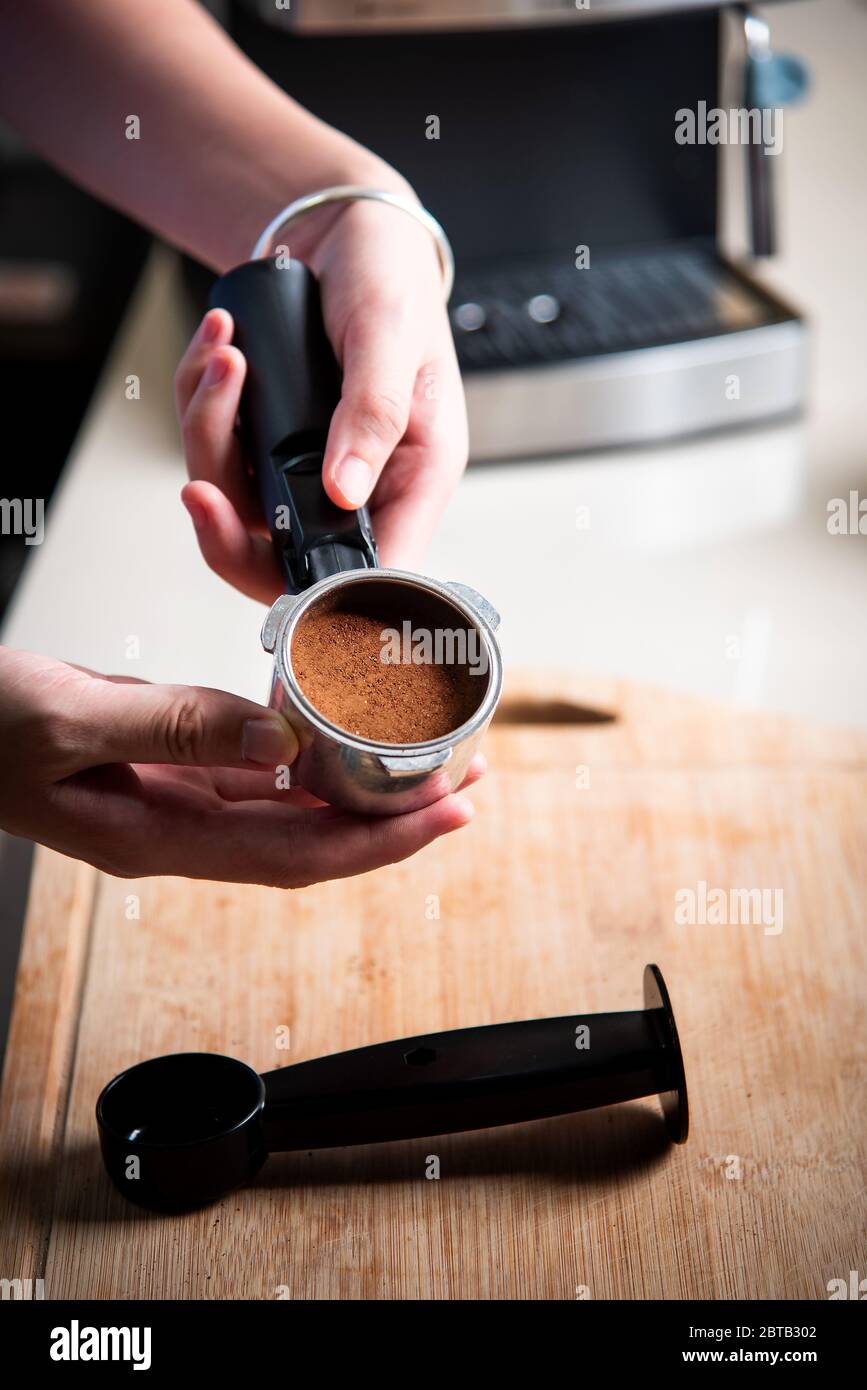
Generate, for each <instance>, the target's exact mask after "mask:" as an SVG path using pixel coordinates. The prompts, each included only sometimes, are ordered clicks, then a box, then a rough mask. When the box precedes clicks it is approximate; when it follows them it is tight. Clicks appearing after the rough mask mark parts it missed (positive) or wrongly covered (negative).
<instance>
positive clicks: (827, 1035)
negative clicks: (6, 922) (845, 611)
mask: <svg viewBox="0 0 867 1390" xmlns="http://www.w3.org/2000/svg"><path fill="white" fill-rule="evenodd" d="M487 751H488V755H489V759H490V763H491V768H490V772H489V774H488V776H487V778H486V779H485V780H484V782H483V783H482V784H481V785H480V787H479V788H478V790H477V791H474V793H473V795H474V799H475V801H476V803H477V808H478V815H477V818H476V821H475V823H474V824H473V826H472V827H471V828H470V829H468V830H466V831H463V832H461V833H460V834H458V835H455V836H452V837H450V838H449V839H448V840H446V841H443V842H441V843H439V844H437V845H434V846H431V847H430V848H429V849H427V850H426V851H424V852H423V853H422V854H420V855H418V856H417V857H416V858H415V859H414V860H412V861H411V862H409V863H407V864H403V865H395V866H393V867H391V868H389V869H387V870H384V871H380V872H378V873H376V874H372V875H368V876H366V877H364V878H362V879H355V880H351V881H347V882H342V883H332V884H325V885H321V886H319V887H316V888H311V889H306V890H304V891H303V892H298V893H291V894H288V893H280V892H277V891H274V890H269V889H257V888H241V887H234V886H226V885H221V884H193V883H188V882H185V881H182V880H177V879H162V880H159V879H156V880H146V881H142V882H138V883H130V882H126V881H120V880H115V879H111V878H108V877H106V876H104V875H101V874H96V873H95V872H93V871H91V870H89V869H86V868H83V867H82V866H80V865H76V864H74V863H72V862H71V861H68V860H64V859H62V858H61V857H60V856H58V855H55V854H51V853H49V852H47V851H41V852H40V854H39V857H38V866H37V873H36V879H35V885H34V889H33V894H32V899H31V905H30V910H29V915H28V922H27V929H26V938H25V943H24V948H23V956H22V964H21V970H20V973H19V982H18V993H17V997H16V1005H15V1015H14V1020H13V1026H12V1035H11V1041H10V1048H9V1054H8V1057H7V1064H6V1070H5V1077H4V1088H3V1096H2V1112H0V1113H2V1119H3V1133H2V1140H0V1171H2V1174H3V1180H4V1189H5V1191H4V1199H3V1200H4V1207H3V1214H4V1219H3V1222H2V1226H0V1244H2V1250H0V1274H4V1275H6V1276H7V1277H13V1276H14V1275H18V1276H20V1277H28V1275H29V1274H31V1273H32V1276H33V1277H39V1276H41V1277H44V1278H45V1281H46V1294H47V1296H48V1297H66V1296H70V1297H77V1298H83V1297H89V1298H120V1299H124V1298H134V1297H156V1298H216V1299H224V1298H244V1297H249V1298H275V1297H280V1296H288V1297H292V1298H383V1297H396V1298H521V1299H525V1298H530V1299H538V1298H566V1299H571V1298H575V1297H576V1289H577V1288H578V1286H585V1287H586V1288H587V1290H588V1291H589V1294H590V1296H591V1297H593V1298H634V1297H650V1298H681V1297H687V1296H690V1297H692V1296H695V1297H700V1298H731V1297H748V1298H795V1297H806V1298H824V1297H826V1296H827V1294H826V1285H827V1282H828V1280H829V1279H832V1278H838V1277H842V1278H848V1272H849V1270H850V1269H860V1273H861V1277H864V1276H865V1275H867V1269H865V1268H862V1266H863V1264H864V1258H865V1248H867V1246H865V1241H864V1177H863V1161H864V1150H863V1136H864V1108H863V1107H864V1102H863V1096H864V1072H865V1063H864V1050H863V1005H864V984H865V944H864V933H863V918H864V910H865V904H867V876H865V874H867V871H865V865H867V833H865V825H867V818H865V803H867V779H865V771H867V737H865V735H863V734H860V733H855V732H851V731H848V730H842V729H834V730H832V729H822V728H820V727H819V726H816V725H808V724H803V723H798V722H795V721H789V720H783V719H778V718H775V717H772V716H769V715H756V714H752V715H737V714H733V713H732V712H731V711H729V710H726V709H723V708H720V709H716V708H714V707H713V706H710V705H708V704H706V703H704V702H698V701H693V700H688V699H683V698H680V697H677V696H674V695H670V694H664V693H661V692H656V691H651V690H647V689H642V688H638V687H635V686H631V685H625V684H619V683H617V682H606V681H600V680H589V679H578V678H576V677H567V676H553V675H550V674H549V675H547V676H543V675H538V676H534V677H527V678H524V679H522V680H520V681H513V682H512V684H511V687H510V690H509V692H508V695H507V702H506V705H505V706H504V709H503V712H502V716H501V717H499V718H498V720H497V722H496V724H495V726H494V728H493V729H492V731H491V734H490V736H489V739H488V746H487ZM587 783H589V785H587ZM702 880H703V881H705V882H706V883H707V884H709V885H710V886H711V887H719V888H723V889H726V890H728V889H730V888H734V887H749V888H767V889H772V890H773V889H781V890H782V892H783V903H784V919H783V930H782V931H781V932H780V933H779V934H777V935H771V934H766V932H765V929H764V928H763V926H762V925H749V924H747V925H726V926H722V925H720V926H712V925H701V924H696V925H690V926H679V925H677V924H676V922H675V911H674V909H675V894H676V893H677V892H678V890H681V889H683V888H695V887H696V885H697V884H698V883H699V881H702ZM132 896H134V897H135V898H137V899H138V900H139V903H140V917H139V919H138V920H136V919H135V918H130V916H129V915H128V914H129V912H130V899H131V897H132ZM437 900H438V903H439V917H438V918H436V917H434V918H432V917H431V905H432V903H434V902H436V901H437ZM88 937H89V938H90V944H89V949H88ZM649 960H655V961H657V962H658V963H659V965H660V966H661V967H662V970H663V972H664V973H665V976H666V979H667V981H668V984H669V987H670V989H671V992H672V996H673V1001H674V1007H675V1012H676V1014H677V1017H678V1022H679V1025H680V1031H681V1038H682V1040H683V1044H684V1051H685V1055H686V1065H687V1078H688V1082H689V1087H690V1101H691V1108H692V1133H691V1137H690V1140H689V1142H688V1144H687V1145H685V1146H684V1147H682V1148H671V1147H670V1146H669V1145H668V1143H667V1140H666V1138H665V1131H664V1129H663V1126H662V1122H661V1119H660V1116H659V1112H658V1108H657V1106H656V1103H655V1102H652V1101H648V1102H641V1103H637V1104H632V1105H624V1106H618V1107H613V1108H610V1109H608V1110H601V1111H597V1112H594V1113H592V1114H587V1115H579V1116H575V1117H566V1118H563V1119H557V1120H551V1121H543V1122H540V1123H536V1124H531V1125H522V1126H516V1127H512V1128H508V1129H499V1130H492V1131H487V1132H483V1133H476V1134H469V1135H459V1136H452V1137H440V1138H436V1139H427V1140H419V1141H413V1142H409V1143H404V1144H387V1145H378V1146H369V1147H367V1148H359V1149H353V1150H338V1151H332V1152H325V1153H317V1154H312V1155H308V1154H298V1155H283V1156H274V1157H272V1158H271V1159H270V1160H269V1162H268V1164H267V1165H266V1167H265V1169H264V1170H263V1173H262V1175H261V1177H260V1179H259V1181H258V1182H257V1184H256V1185H255V1187H254V1188H252V1189H249V1190H247V1191H244V1192H240V1193H237V1194H235V1195H233V1196H232V1197H230V1198H228V1199H226V1200H225V1201H224V1202H222V1203H220V1204H218V1205H216V1206H214V1207H212V1208H209V1209H208V1210H206V1211H204V1212H200V1213H197V1214H192V1215H187V1216H183V1217H179V1218H171V1219H168V1218H165V1217H152V1216H148V1215H146V1214H143V1213H141V1212H139V1211H137V1210H136V1209H134V1208H133V1207H130V1206H128V1205H127V1204H126V1203H125V1202H124V1201H123V1199H122V1198H121V1197H120V1196H118V1195H117V1194H116V1193H114V1191H113V1190H111V1189H110V1188H109V1186H108V1183H107V1180H106V1179H105V1178H104V1176H103V1173H102V1170H101V1166H100V1161H99V1155H98V1151H97V1147H96V1135H95V1127H94V1121H93V1106H94V1102H95V1099H96V1096H97V1094H98V1093H99V1091H100V1089H101V1087H102V1086H103V1084H104V1083H105V1082H106V1081H107V1080H108V1079H109V1078H110V1077H111V1076H112V1075H113V1074H114V1073H115V1072H117V1071H119V1070H120V1069H121V1068H123V1067H125V1066H127V1065H129V1064H130V1063H132V1062H135V1061H138V1060H140V1059H142V1058H144V1057H149V1056H154V1055H157V1054H159V1053H162V1052H168V1051H174V1050H178V1049H184V1048H194V1049H205V1050H213V1051H218V1052H226V1053H230V1054H234V1055H237V1056H239V1057H243V1058H245V1059H246V1060H247V1061H249V1062H251V1063H252V1064H253V1065H254V1066H256V1067H258V1068H260V1069H262V1070H265V1069H268V1068H271V1067H274V1066H279V1065H282V1064H287V1063H290V1062H293V1061H302V1060H304V1059H305V1058H307V1057H313V1056H317V1055H320V1054H323V1053H327V1052H333V1051H338V1050H341V1049H343V1048H348V1047H355V1046H361V1045H363V1044H366V1043H371V1042H376V1041H380V1040H383V1039H386V1038H392V1037H400V1036H402V1035H406V1034H412V1033H417V1032H422V1031H426V1030H434V1029H441V1028H453V1027H461V1026H466V1025H471V1024H482V1023H494V1022H497V1021H500V1020H504V1019H514V1018H525V1017H526V1018H530V1017H533V1016H542V1015H549V1014H550V1015H554V1014H566V1013H577V1012H583V1011H589V1010H595V1009H617V1008H633V1007H639V1006H640V1003H641V972H642V967H643V965H644V964H645V962H646V961H649ZM85 965H86V970H85ZM79 1008H80V1016H79ZM76 1025H77V1026H76ZM283 1026H287V1027H288V1028H289V1029H290V1036H291V1049H290V1051H288V1052H286V1051H280V1050H279V1049H278V1048H277V1046H276V1042H277V1038H278V1030H279V1029H280V1028H281V1027H283ZM430 1154H436V1155H438V1156H439V1159H440V1164H441V1177H440V1179H439V1180H438V1181H436V1180H434V1181H430V1180H427V1179H426V1178H425V1166H426V1157H427V1156H428V1155H430ZM738 1174H739V1176H738Z"/></svg>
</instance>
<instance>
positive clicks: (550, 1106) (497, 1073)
mask: <svg viewBox="0 0 867 1390" xmlns="http://www.w3.org/2000/svg"><path fill="white" fill-rule="evenodd" d="M682 1074H683V1073H682V1061H681V1057H680V1050H679V1047H678V1044H677V1035H676V1033H675V1032H674V1030H673V1028H671V1029H670V1028H669V1014H668V1013H667V1011H666V1009H665V1008H651V1009H645V1010H638V1011H635V1012H630V1013H602V1014H584V1015H577V1016H575V1017H563V1018H549V1019H537V1020H531V1021H528V1022H522V1023H505V1024H496V1025H494V1026H491V1027H484V1028H461V1029H456V1030H454V1031H452V1032H448V1033H432V1034H426V1035H421V1036H419V1037H415V1038H404V1039H402V1040H401V1041H398V1042H387V1043H379V1044H376V1045H375V1046H373V1047H363V1048H358V1049H357V1050H355V1051H353V1052H344V1053H338V1054H335V1055H334V1056H331V1057H322V1058H318V1059H316V1060H314V1061H309V1062H301V1063H299V1064H298V1065H296V1066H290V1067H283V1068H280V1069H279V1070H277V1071H272V1072H268V1073H267V1074H266V1075H265V1076H264V1077H263V1078H262V1079H263V1081H264V1083H265V1112H264V1117H263V1120H264V1132H265V1144H266V1148H268V1149H269V1151H272V1152H276V1151H278V1150H290V1149H320V1148H331V1147H334V1146H337V1145H344V1144H368V1143H375V1142H379V1141H382V1140H390V1139H412V1138H418V1137H421V1136H422V1135H432V1134H447V1133H456V1132H459V1131H463V1130H471V1129H486V1128H488V1127H489V1126H492V1125H503V1124H515V1123H517V1122H519V1121H523V1120H536V1119H541V1118H543V1117H545V1116H549V1115H563V1114H569V1113H572V1112H573V1111H578V1110H590V1109H593V1108H594V1107H595V1106H599V1105H611V1104H614V1103H615V1102H618V1101H625V1100H636V1099H638V1098H639V1097H641V1096H650V1095H656V1094H660V1093H672V1092H678V1091H679V1089H680V1086H681V1078H682ZM675 1137H679V1138H685V1137H686V1135H685V1132H684V1133H683V1134H682V1135H675Z"/></svg>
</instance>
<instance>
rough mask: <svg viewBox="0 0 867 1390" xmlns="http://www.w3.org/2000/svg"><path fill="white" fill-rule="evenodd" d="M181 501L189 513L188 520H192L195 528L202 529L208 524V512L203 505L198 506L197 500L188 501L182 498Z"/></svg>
mask: <svg viewBox="0 0 867 1390" xmlns="http://www.w3.org/2000/svg"><path fill="white" fill-rule="evenodd" d="M182 501H183V504H184V506H185V507H186V509H187V511H188V512H189V514H190V520H191V521H192V523H193V525H194V526H195V528H196V530H197V531H204V529H205V527H206V526H207V524H208V514H207V512H206V511H205V509H204V507H200V506H199V504H198V502H188V501H187V500H186V498H183V499H182Z"/></svg>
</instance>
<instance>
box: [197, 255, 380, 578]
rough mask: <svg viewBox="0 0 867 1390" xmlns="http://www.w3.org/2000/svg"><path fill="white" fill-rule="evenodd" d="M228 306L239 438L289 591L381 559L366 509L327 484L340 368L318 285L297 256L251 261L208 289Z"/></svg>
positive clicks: (217, 304)
mask: <svg viewBox="0 0 867 1390" xmlns="http://www.w3.org/2000/svg"><path fill="white" fill-rule="evenodd" d="M209 303H210V307H211V308H212V309H227V310H228V311H229V313H230V314H231V315H232V318H233V320H234V323H235V332H234V337H233V340H232V341H233V343H234V344H235V346H236V347H238V348H239V349H240V350H241V352H242V353H243V354H244V356H245V358H246V359H247V376H246V380H245V383H244V390H243V394H242V397H241V409H240V425H241V442H242V447H243V450H244V454H245V459H246V462H247V466H248V468H249V469H250V471H251V472H252V473H253V474H254V475H255V478H256V481H257V484H258V488H259V495H260V497H261V500H262V507H263V510H264V513H265V518H266V521H267V524H268V529H269V531H270V532H271V537H272V539H273V542H274V549H275V551H276V554H277V559H278V561H279V563H280V567H281V570H282V573H283V576H284V580H285V584H286V590H287V592H288V593H300V592H301V591H302V590H304V589H308V588H309V587H310V585H311V584H315V583H316V582H317V581H318V580H320V579H324V578H326V577H327V576H328V575H331V574H337V573H340V572H341V571H343V570H354V569H373V568H375V567H376V565H377V563H378V560H377V554H376V543H375V541H374V538H373V531H372V529H371V524H370V516H369V514H368V511H367V508H366V507H361V508H360V509H359V510H358V511H355V512H352V511H344V510H343V509H342V508H340V507H338V506H336V505H335V503H333V502H332V501H331V499H330V498H329V497H328V495H327V493H326V491H325V488H324V487H323V485H322V459H323V456H324V453H325V442H326V439H327V436H328V428H329V425H330V424H331V417H332V415H333V414H334V410H335V408H336V406H337V404H338V402H339V400H340V390H341V376H340V369H339V367H338V365H337V362H336V360H335V357H334V352H333V350H332V347H331V344H330V343H329V341H328V337H327V335H326V332H325V325H324V323H323V319H322V306H321V302H320V297H319V285H318V283H317V281H316V278H315V276H314V275H313V274H312V272H311V271H310V270H308V268H307V266H305V265H302V264H301V262H300V261H293V260H289V259H287V258H283V259H280V260H278V259H276V258H272V259H267V260H257V261H248V262H247V263H246V264H245V265H240V266H237V267H236V268H235V269H234V270H230V271H228V272H227V274H225V275H223V276H222V277H221V278H220V279H219V280H218V281H217V282H216V284H215V285H214V287H213V289H212V290H211V295H210V301H209Z"/></svg>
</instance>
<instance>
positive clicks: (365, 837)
mask: <svg viewBox="0 0 867 1390" xmlns="http://www.w3.org/2000/svg"><path fill="white" fill-rule="evenodd" d="M174 772H175V770H174V769H171V768H160V767H154V766H149V767H139V768H136V769H133V768H131V767H117V766H115V767H108V768H97V769H93V770H91V771H89V772H87V773H84V774H82V775H81V776H80V777H73V778H69V779H68V780H67V781H65V782H62V783H60V784H59V785H58V786H56V787H54V788H53V789H52V805H51V814H50V818H49V819H50V822H51V823H50V825H49V824H48V823H45V824H43V826H42V827H41V828H40V834H39V838H40V840H42V841H43V842H44V843H46V844H50V845H53V846H54V847H55V848H57V849H60V850H61V851H63V852H64V853H67V854H70V853H71V854H74V855H76V856H77V857H79V858H82V859H86V860H87V861H88V862H89V863H94V864H96V866H97V867H98V868H100V869H103V870H104V871H105V872H107V873H111V874H115V875H118V876H121V877H125V878H139V877H147V876H148V875H151V874H162V875H177V876H179V877H184V878H202V879H211V880H213V881H215V882H225V883H261V884H267V885H269V886H271V887H275V888H303V887H308V886H309V885H310V884H313V883H320V882H326V881H327V880H329V879H337V878H349V877H352V876H353V875H355V874H362V873H367V872H369V871H370V870H372V869H378V868H382V867H383V866H384V865H386V864H394V863H397V862H398V861H399V860H402V859H407V858H409V857H410V856H411V855H413V854H416V853H417V852H418V851H419V850H420V849H423V848H424V847H425V845H428V844H430V843H431V842H432V841H433V840H435V839H437V838H438V837H439V836H441V835H447V834H450V833H451V832H452V831H454V830H459V829H460V828H461V827H463V826H465V825H467V824H468V823H469V821H470V820H471V819H472V815H473V807H472V803H471V802H469V801H468V800H467V799H466V798H465V797H462V796H448V797H445V798H444V799H443V800H442V801H438V802H436V803H435V804H434V805H433V806H428V807H425V809H424V810H422V811H414V812H413V813H412V814H410V815H404V816H394V817H388V818H383V819H370V818H366V817H362V816H349V815H339V814H335V813H334V812H333V811H331V810H298V809H295V808H291V807H284V806H278V805H275V804H274V803H273V802H269V801H263V802H261V803H256V802H242V803H239V804H237V805H229V804H226V805H224V806H223V807H222V808H220V809H215V808H214V805H213V801H212V799H211V798H210V797H209V796H208V794H207V793H206V792H205V791H204V790H203V789H202V788H200V787H197V786H196V785H195V784H194V783H187V782H184V781H183V780H182V779H178V778H176V777H175V775H174Z"/></svg>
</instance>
